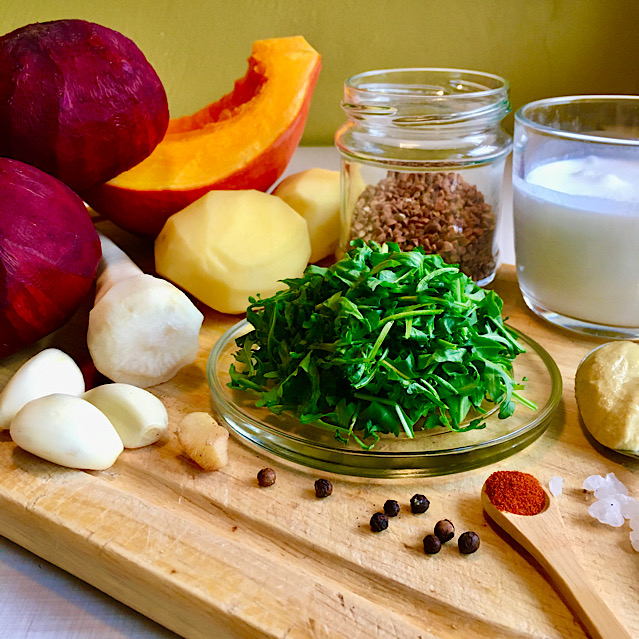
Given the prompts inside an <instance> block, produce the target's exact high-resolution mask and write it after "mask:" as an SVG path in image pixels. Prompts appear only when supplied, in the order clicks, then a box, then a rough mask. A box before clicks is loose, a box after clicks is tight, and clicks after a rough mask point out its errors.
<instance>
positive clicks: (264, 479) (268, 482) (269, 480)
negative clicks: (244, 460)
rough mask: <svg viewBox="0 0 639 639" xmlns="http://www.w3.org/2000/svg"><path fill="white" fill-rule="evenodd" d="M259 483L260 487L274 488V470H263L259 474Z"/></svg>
mask: <svg viewBox="0 0 639 639" xmlns="http://www.w3.org/2000/svg"><path fill="white" fill-rule="evenodd" d="M257 483H258V484H259V485H260V486H264V487H266V486H272V485H273V484H274V483H275V471H274V470H273V469H272V468H262V470H260V472H259V473H257Z"/></svg>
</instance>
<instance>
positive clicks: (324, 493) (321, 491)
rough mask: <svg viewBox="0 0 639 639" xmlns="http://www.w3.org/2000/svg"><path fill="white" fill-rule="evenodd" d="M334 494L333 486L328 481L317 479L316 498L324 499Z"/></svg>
mask: <svg viewBox="0 0 639 639" xmlns="http://www.w3.org/2000/svg"><path fill="white" fill-rule="evenodd" d="M332 492H333V484H331V482H330V481H328V479H317V480H316V481H315V496H316V497H320V498H324V497H328V496H329V495H330V494H331V493H332Z"/></svg>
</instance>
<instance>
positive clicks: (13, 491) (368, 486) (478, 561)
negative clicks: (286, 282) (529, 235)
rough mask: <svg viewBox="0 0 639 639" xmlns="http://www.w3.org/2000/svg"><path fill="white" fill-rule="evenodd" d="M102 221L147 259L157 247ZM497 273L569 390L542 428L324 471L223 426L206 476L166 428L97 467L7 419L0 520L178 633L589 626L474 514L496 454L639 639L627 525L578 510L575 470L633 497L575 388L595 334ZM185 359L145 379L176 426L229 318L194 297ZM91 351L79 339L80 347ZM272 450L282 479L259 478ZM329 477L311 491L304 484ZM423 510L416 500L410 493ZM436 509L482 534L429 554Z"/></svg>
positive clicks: (629, 479) (629, 476) (529, 633)
mask: <svg viewBox="0 0 639 639" xmlns="http://www.w3.org/2000/svg"><path fill="white" fill-rule="evenodd" d="M103 230H107V231H108V232H109V234H110V235H112V237H113V238H114V239H115V240H116V242H118V243H119V244H120V245H121V246H122V248H123V249H125V250H127V251H128V252H129V253H130V254H133V255H135V256H136V257H137V259H138V261H139V263H140V264H141V265H142V266H143V267H146V270H149V265H150V264H152V254H151V248H150V246H149V245H148V244H147V243H145V242H144V241H142V240H138V239H135V238H132V237H130V236H127V235H125V234H121V233H118V232H117V231H114V230H113V229H111V228H110V227H108V226H105V227H104V228H103ZM494 287H495V288H496V290H497V291H498V293H499V294H500V295H501V296H502V297H503V299H504V301H505V309H504V311H505V315H507V316H509V318H510V320H509V321H510V323H511V324H512V325H513V326H514V327H515V328H517V329H518V330H520V331H522V332H524V333H526V334H527V335H529V336H530V337H532V338H533V339H535V340H537V341H538V342H539V343H540V344H541V345H542V346H543V347H544V348H545V349H546V350H547V351H548V352H549V353H550V354H551V356H552V357H553V358H554V359H555V361H556V362H557V364H558V366H559V368H560V370H561V371H562V376H563V382H564V391H563V398H562V401H561V403H560V406H559V408H558V410H557V411H556V413H555V415H554V416H553V419H552V421H551V423H550V426H549V428H548V430H547V431H546V433H545V434H544V435H542V437H541V438H539V439H538V440H537V441H535V442H534V443H533V444H532V445H531V446H529V447H528V448H527V449H525V450H524V451H522V452H519V453H517V454H516V455H514V456H511V457H509V458H507V459H505V460H503V461H501V462H499V463H497V464H493V465H492V466H488V467H484V468H480V469H477V470H472V471H468V472H465V473H461V474H457V475H448V476H443V477H437V478H427V479H392V480H390V479H385V480H371V479H361V480H360V479H357V478H354V477H344V476H329V475H326V474H321V475H320V473H318V472H317V471H314V470H310V469H305V468H303V467H299V466H294V465H292V464H289V463H285V462H283V461H279V460H277V459H274V458H268V457H265V456H262V455H261V454H258V453H256V452H254V451H253V450H251V449H249V448H247V447H246V446H245V445H244V444H243V443H241V442H239V441H237V440H235V439H234V438H231V441H230V450H229V457H230V462H229V464H228V466H227V467H225V468H224V469H223V470H221V471H218V472H215V473H206V472H202V471H200V470H199V469H198V468H197V467H196V466H194V465H193V464H192V463H190V462H189V461H188V460H187V459H185V458H184V457H183V456H182V455H181V454H180V451H179V448H178V446H177V443H176V441H175V438H174V436H173V435H172V434H171V435H170V436H169V437H167V438H166V439H165V440H163V441H161V442H159V443H158V444H156V445H154V446H152V447H148V448H145V449H140V450H127V451H125V452H124V453H123V454H122V456H121V457H120V458H119V459H118V461H117V462H116V464H115V465H114V466H113V467H112V468H111V469H109V470H107V471H104V472H83V471H76V470H70V469H65V468H61V467H58V466H55V465H53V464H50V463H48V462H45V461H42V460H38V459H37V458H35V457H34V456H32V455H30V454H28V453H26V452H24V451H22V450H20V449H18V448H17V447H16V446H15V445H14V444H13V442H12V441H11V439H10V437H9V435H8V433H6V432H5V433H0V513H1V515H0V534H1V535H4V536H5V537H7V538H9V539H11V540H13V541H14V542H16V543H18V544H20V545H22V546H24V547H25V548H27V549H29V550H30V551H32V552H34V553H36V554H37V555H39V556H41V557H43V558H44V559H47V560H48V561H50V562H52V563H54V564H56V565H57V566H60V567H61V568H63V569H64V570H66V571H68V572H70V573H72V574H74V575H76V576H78V577H79V578H81V579H83V580H85V581H87V582H88V583H90V584H92V585H94V586H96V587H97V588H99V589H101V590H103V591H104V592H106V593H108V594H109V595H111V596H113V597H115V598H116V599H118V600H120V601H122V602H124V603H126V604H127V605H129V606H131V607H132V608H134V609H136V610H138V611H140V612H142V613H143V614H145V615H147V616H148V617H151V618H152V619H154V620H156V621H158V622H159V623H161V624H163V625H165V626H166V627H168V628H170V629H171V630H173V631H175V632H177V633H178V634H181V635H183V636H184V637H189V638H190V637H193V638H199V637H202V638H204V637H207V638H210V637H216V638H224V637H245V638H254V637H278V638H284V637H286V638H287V639H297V638H302V637H312V638H333V637H335V638H337V637H348V638H349V639H356V638H359V637H362V638H363V637H379V638H386V637H387V638H389V639H390V638H404V637H406V638H408V637H410V638H418V637H421V638H422V639H427V638H435V637H437V638H442V639H443V638H448V637H464V638H468V639H474V638H480V637H481V638H484V637H485V638H489V637H490V638H493V637H502V638H504V639H510V638H512V639H515V638H518V639H519V638H521V639H523V638H533V637H534V638H539V637H548V638H578V637H584V636H586V633H585V630H584V629H583V628H582V627H581V625H580V624H579V622H578V621H577V620H576V619H575V617H574V616H573V614H572V612H571V610H570V609H569V608H568V606H567V604H566V603H565V602H564V600H563V599H562V598H561V596H560V594H559V593H558V592H557V591H555V589H554V588H553V587H552V585H551V583H550V581H549V580H548V579H547V577H546V575H545V574H544V572H543V569H542V568H541V567H540V566H538V565H537V564H536V563H535V562H534V560H533V559H532V558H531V557H530V556H528V555H527V553H526V552H525V550H523V549H522V548H520V547H519V546H517V545H516V543H514V542H512V541H511V540H510V539H509V538H508V537H506V536H505V535H504V534H503V533H502V532H500V531H499V530H498V529H497V528H496V527H494V525H492V524H491V523H489V520H488V519H487V518H486V517H485V515H484V513H483V510H482V505H481V499H480V492H481V487H482V485H483V483H484V481H485V479H486V477H487V476H488V475H489V474H490V473H491V472H493V471H495V470H498V469H516V470H521V471H524V472H530V473H532V474H534V475H535V476H537V477H538V478H539V480H540V481H541V482H542V483H543V484H545V485H547V482H548V480H549V479H550V478H551V477H552V476H554V475H559V476H561V477H563V478H564V492H563V494H562V495H561V496H560V497H559V498H558V504H559V507H560V509H561V512H562V516H563V520H564V523H565V527H566V531H567V533H568V535H569V539H570V541H571V544H572V549H573V551H574V552H575V554H576V555H577V557H578V560H579V561H580V563H581V564H582V566H583V568H584V571H585V573H586V574H587V576H588V577H589V578H590V579H591V580H592V581H593V582H594V583H595V584H596V587H597V591H598V593H599V594H600V596H601V598H602V599H603V600H604V601H605V602H606V604H607V605H608V606H609V607H610V608H611V609H612V610H613V612H614V613H615V614H616V615H617V616H618V618H619V620H620V622H621V623H622V624H623V625H624V626H625V627H626V628H627V630H628V633H629V635H630V636H634V637H639V605H638V604H637V601H638V600H639V598H638V584H639V581H638V579H637V576H638V575H639V554H637V553H635V552H634V551H633V550H632V547H631V545H630V541H629V536H628V535H629V529H628V526H627V524H626V525H624V527H623V528H616V529H615V528H610V527H608V526H604V525H602V524H599V523H598V522H596V521H595V520H594V519H592V518H591V517H590V516H589V515H588V513H587V508H588V505H589V504H590V503H591V502H592V500H593V497H592V496H591V495H590V494H589V493H584V492H583V490H582V483H583V480H584V479H585V477H586V476H588V475H591V474H605V473H608V472H615V473H616V475H617V476H618V477H619V478H620V479H621V480H622V481H623V482H624V483H625V484H626V485H627V486H628V488H629V490H630V493H631V494H633V495H635V496H639V481H638V479H637V472H638V470H639V462H637V461H636V460H631V459H627V458H624V457H621V456H619V455H616V454H615V453H612V452H609V451H606V450H604V449H602V448H601V447H599V446H598V445H597V444H596V443H594V442H593V441H592V440H591V439H590V438H589V437H588V436H587V435H586V433H585V432H584V428H583V424H582V423H581V421H580V419H579V416H578V411H577V408H576V404H575V399H574V384H573V379H574V373H575V370H576V368H577V365H578V363H579V361H580V360H581V358H582V357H583V356H584V355H585V354H586V353H587V352H588V351H589V350H590V349H592V348H594V347H595V346H597V345H598V344H599V343H601V342H600V341H599V340H596V339H594V338H585V337H580V336H577V335H574V334H572V333H569V332H566V331H562V330H560V329H557V328H554V327H552V326H550V325H549V324H547V323H545V322H543V321H542V320H540V319H538V318H537V317H536V316H534V315H533V314H532V313H531V312H529V311H528V310H527V309H526V308H525V306H524V303H523V301H522V298H521V296H520V293H519V289H518V286H517V281H516V276H515V272H514V268H513V267H509V266H505V267H502V268H501V269H500V272H499V275H498V278H497V280H496V281H495V283H494ZM205 313H206V319H205V324H204V327H203V330H202V333H201V338H200V352H199V355H198V358H197V360H196V362H195V363H194V364H192V365H190V366H187V367H186V368H184V369H183V370H182V371H181V372H180V373H179V374H178V375H177V376H176V377H175V378H174V379H173V380H171V381H170V382H168V383H166V384H162V385H160V386H156V387H154V388H153V389H151V390H152V391H153V392H154V393H155V394H156V395H158V396H159V397H160V398H161V399H162V400H163V401H164V402H165V405H166V406H167V409H168V411H169V415H170V420H171V428H174V427H175V426H176V425H177V423H178V422H179V420H180V418H181V416H183V415H185V414H187V413H188V412H191V411H196V410H210V404H209V394H208V387H207V383H206V378H205V368H206V358H207V356H208V353H209V350H210V348H211V346H212V345H213V343H214V342H215V340H216V339H217V338H218V337H219V336H220V335H221V334H222V332H223V331H224V330H225V329H226V328H228V327H230V326H231V325H232V324H234V323H235V322H237V321H238V319H239V318H238V317H235V316H225V315H221V314H219V313H215V312H213V311H210V310H205ZM85 323H86V309H84V311H83V312H80V313H78V315H77V316H76V317H75V318H74V319H73V320H72V322H70V323H69V324H68V325H67V326H66V327H65V328H64V329H62V330H61V331H59V332H58V333H56V334H55V335H53V336H52V337H50V338H48V339H47V340H45V341H43V342H41V343H39V344H37V345H34V346H33V347H32V348H30V349H27V350H26V351H23V352H22V353H20V354H18V355H15V356H12V357H9V358H6V359H5V360H2V361H1V362H0V387H1V386H2V385H4V383H5V382H6V380H7V379H8V378H9V377H10V375H11V374H12V372H13V371H14V370H16V369H17V367H18V366H19V365H20V364H21V363H22V362H23V361H25V360H26V359H27V358H28V357H29V356H30V355H31V354H33V353H35V352H37V350H39V349H41V348H43V347H44V346H46V345H50V344H54V345H59V346H61V347H63V348H65V349H66V350H67V351H70V352H71V353H72V354H74V356H76V357H78V358H79V359H81V358H82V356H83V352H84V341H83V340H84V337H85V334H84V331H85V330H86V326H85ZM84 355H86V353H84ZM266 465H269V466H271V467H273V468H274V469H275V470H276V471H277V482H276V483H275V484H274V485H273V486H271V487H269V488H260V487H258V485H257V480H256V475H257V472H258V471H259V470H260V469H261V468H263V467H264V466H266ZM319 476H329V477H330V478H331V480H332V481H333V486H334V489H333V494H332V496H331V497H329V498H327V499H321V500H320V499H316V498H315V495H314V491H313V482H314V481H315V479H316V478H317V477H319ZM417 492H420V493H424V494H425V495H426V496H427V497H428V498H429V499H430V502H431V506H430V508H429V510H428V511H427V512H426V513H424V514H422V515H413V514H412V513H411V512H410V509H409V507H408V503H409V500H410V497H411V496H412V495H413V494H415V493H417ZM387 499H396V500H397V501H399V503H400V504H401V505H402V510H401V512H400V514H399V516H398V517H396V518H395V519H392V520H391V522H390V526H389V528H388V530H386V531H384V532H383V533H379V534H374V533H372V532H371V531H370V528H369V525H368V521H369V519H370V516H371V515H372V513H374V512H376V511H379V510H380V509H381V508H382V505H383V503H384V502H385V501H386V500H387ZM442 518H448V519H450V520H451V521H452V522H453V523H454V524H455V527H456V530H457V532H458V533H461V532H463V531H465V530H474V531H476V532H477V533H478V534H479V535H480V537H481V547H480V549H479V550H478V551H477V552H476V553H475V554H473V555H469V556H462V555H460V554H459V552H458V550H457V546H456V544H455V541H452V542H449V543H448V544H446V545H445V546H444V547H443V548H442V550H441V552H440V553H439V554H437V555H434V556H427V555H426V554H425V553H424V552H423V549H422V539H423V537H424V536H425V535H426V534H428V533H430V532H432V530H433V526H434V524H435V523H436V522H437V521H438V520H439V519H442Z"/></svg>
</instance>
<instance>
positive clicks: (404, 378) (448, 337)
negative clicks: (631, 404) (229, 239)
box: [229, 240, 534, 449]
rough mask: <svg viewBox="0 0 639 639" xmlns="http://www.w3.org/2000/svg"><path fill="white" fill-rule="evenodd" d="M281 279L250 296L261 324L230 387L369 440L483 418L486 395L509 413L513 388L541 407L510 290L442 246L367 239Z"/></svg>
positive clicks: (471, 424)
mask: <svg viewBox="0 0 639 639" xmlns="http://www.w3.org/2000/svg"><path fill="white" fill-rule="evenodd" d="M283 283H284V284H285V285H286V286H287V288H286V289H284V290H282V291H279V292H278V293H276V294H275V295H274V296H272V297H270V298H268V299H260V298H259V297H258V298H256V299H253V298H251V300H250V306H249V308H248V310H247V315H246V317H247V320H248V322H249V323H250V324H251V325H252V326H253V330H252V331H250V332H249V333H247V334H246V335H244V336H242V337H240V338H238V339H237V342H236V343H237V346H238V347H239V350H238V351H237V352H236V353H235V359H236V363H237V366H236V365H235V364H233V365H231V369H230V375H231V382H230V384H229V386H231V387H232V388H236V389H242V390H245V391H248V392H250V393H253V394H255V395H256V396H257V400H256V404H257V406H263V407H267V408H268V409H270V410H271V411H272V412H273V413H276V414H279V413H281V412H282V411H290V412H292V413H293V414H295V415H296V416H297V417H298V418H299V419H300V420H301V422H302V423H304V424H309V425H312V426H315V427H319V428H324V429H328V430H331V431H333V432H334V433H335V436H336V438H337V439H338V440H340V441H343V442H348V441H349V439H350V438H353V439H354V440H355V441H357V442H358V443H359V445H360V446H361V447H362V448H365V449H370V448H371V447H372V446H373V445H374V444H375V442H376V441H377V440H378V439H379V435H380V434H381V433H393V434H395V435H399V434H400V433H405V434H406V435H407V436H408V437H413V436H414V431H415V428H416V427H417V428H423V429H430V428H434V427H437V426H444V427H446V428H448V429H451V430H453V431H463V430H470V429H475V428H482V427H484V426H485V421H484V419H483V417H482V415H483V414H485V413H486V408H485V406H486V400H487V401H488V402H492V403H493V404H498V405H499V417H500V418H506V417H509V416H510V415H512V413H513V411H514V410H515V399H517V400H519V401H520V402H522V403H524V404H526V405H528V406H529V407H531V408H534V405H533V404H531V403H530V402H528V401H527V400H525V399H524V398H522V397H520V396H519V395H518V393H517V390H519V389H521V388H522V386H521V384H517V383H516V382H515V380H514V379H513V376H512V362H513V360H514V359H515V357H516V356H517V355H518V354H520V353H523V352H524V349H523V348H522V347H521V346H520V345H519V344H518V342H517V336H516V333H515V332H514V331H513V330H512V329H511V328H509V327H508V326H506V325H505V324H504V321H503V318H502V307H503V302H502V300H501V299H500V297H499V296H498V295H497V294H496V293H495V292H494V291H491V290H486V289H482V288H480V287H479V286H477V285H476V284H475V283H474V282H473V281H472V280H471V279H470V278H469V277H467V276H466V275H464V274H463V273H462V272H461V271H460V270H459V268H458V267H457V266H456V265H450V264H446V263H445V262H444V261H443V260H442V258H441V257H440V256H439V255H429V254H426V253H425V252H424V251H423V250H422V249H421V248H418V249H415V250H413V251H410V252H402V251H400V250H399V247H398V246H397V245H396V244H394V243H389V244H384V245H382V246H380V245H378V244H375V243H373V242H371V243H368V244H365V243H364V242H362V241H361V240H357V241H356V242H355V243H354V245H353V248H352V249H351V250H350V251H349V253H347V254H346V255H345V256H344V257H343V258H342V259H340V260H339V261H337V262H336V263H335V264H333V265H332V266H330V267H328V268H324V267H319V266H315V265H311V266H309V267H308V268H307V269H306V271H305V273H304V276H303V277H301V278H295V279H287V280H283ZM471 411H472V412H471ZM469 412H470V413H471V415H472V416H475V415H476V417H475V418H473V419H470V420H469V421H467V422H465V420H466V418H467V415H468V414H469Z"/></svg>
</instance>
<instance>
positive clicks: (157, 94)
mask: <svg viewBox="0 0 639 639" xmlns="http://www.w3.org/2000/svg"><path fill="white" fill-rule="evenodd" d="M168 124H169V108H168V103H167V98H166V93H165V91H164V87H163V86H162V83H161V81H160V79H159V77H158V75H157V74H156V72H155V71H154V69H153V67H152V66H151V64H150V63H149V62H148V61H147V59H146V58H145V57H144V54H143V53H142V52H141V51H140V49H139V48H138V47H137V46H136V45H135V44H134V43H133V41H131V40H130V39H129V38H127V37H125V36H123V35H122V34H120V33H118V32H117V31H113V30H112V29H108V28H106V27H103V26H100V25H98V24H94V23H92V22H86V21H84V20H56V21H53V22H43V23H36V24H30V25H27V26H25V27H21V28H20V29H17V30H15V31H12V32H11V33H8V34H6V35H4V36H2V37H1V38H0V156H5V157H10V158H13V159H16V160H21V161H23V162H26V163H28V164H32V165H33V166H37V167H38V168H40V169H42V170H43V171H46V172H47V173H50V174H51V175H54V176H56V177H57V178H59V179H60V180H62V181H63V182H65V183H66V184H67V185H69V186H70V187H71V188H72V189H74V190H76V191H81V190H83V189H88V188H91V187H93V186H96V185H98V184H102V183H104V182H107V181H108V180H110V179H111V178H113V177H115V176H116V175H118V174H119V173H122V172H123V171H126V170H127V169H130V168H131V167H133V166H135V165H136V164H138V163H139V162H141V161H142V160H143V159H144V158H146V157H147V156H148V155H150V153H151V151H153V149H154V148H155V147H156V146H157V144H158V143H159V142H160V140H161V139H162V138H163V137H164V134H165V133H166V129H167V127H168Z"/></svg>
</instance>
